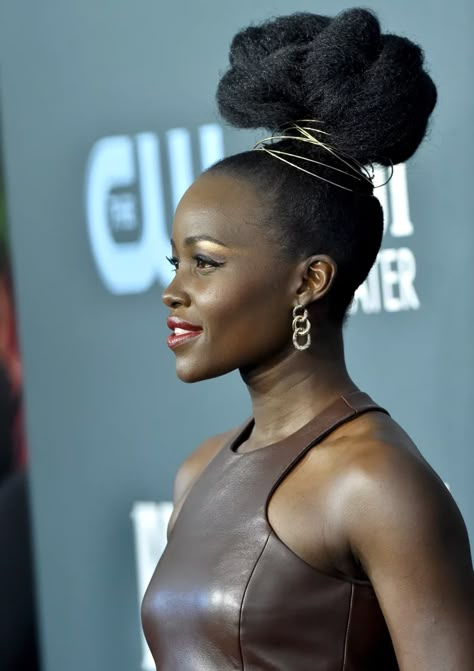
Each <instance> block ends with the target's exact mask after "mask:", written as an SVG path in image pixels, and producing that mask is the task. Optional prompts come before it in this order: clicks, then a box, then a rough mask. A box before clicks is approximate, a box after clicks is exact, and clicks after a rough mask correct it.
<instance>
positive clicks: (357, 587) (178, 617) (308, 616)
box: [142, 392, 398, 671]
mask: <svg viewBox="0 0 474 671" xmlns="http://www.w3.org/2000/svg"><path fill="white" fill-rule="evenodd" d="M372 410H382V408H380V407H379V406H378V405H376V404H375V403H374V402H373V401H372V400H371V399H370V398H369V397H368V396H367V395H366V394H364V393H362V392H354V393H352V394H349V395H348V396H346V397H340V398H339V399H338V400H337V401H335V402H334V403H333V404H332V405H331V406H330V407H329V408H327V409H326V410H325V411H323V412H322V413H321V414H320V415H318V416H316V417H315V418H314V419H312V420H311V421H310V422H309V423H308V424H306V425H305V426H303V427H302V428H301V429H299V430H298V431H296V433H294V434H292V435H291V436H289V437H288V438H286V439H284V440H281V441H279V442H277V443H274V444H272V445H268V446H266V447H263V448H260V449H257V450H254V451H252V452H243V453H239V452H237V451H236V448H235V446H237V445H238V444H240V443H241V442H242V440H243V439H245V436H246V435H249V433H250V430H251V426H252V420H250V421H249V422H247V423H246V424H245V425H244V426H243V428H241V429H240V430H239V431H238V433H237V435H236V436H235V437H234V439H232V440H231V441H230V442H228V443H227V444H225V445H224V446H223V447H222V448H221V449H220V451H219V452H217V454H216V455H215V456H214V458H213V459H212V460H211V462H210V463H209V464H208V465H207V467H206V468H205V469H204V471H203V472H202V474H201V475H200V477H199V478H198V479H197V480H196V482H195V483H194V484H193V486H192V488H191V490H190V492H189V493H188V495H187V498H186V499H185V501H184V504H183V507H182V509H181V511H180V513H179V515H178V517H177V519H176V521H175V524H174V527H173V529H172V531H171V534H170V538H169V542H168V544H167V547H166V549H165V551H164V553H163V555H162V557H161V559H160V561H159V563H158V566H157V568H156V570H155V573H154V575H153V577H152V579H151V582H150V585H149V586H148V589H147V592H146V594H145V597H144V600H143V604H142V622H143V628H144V632H145V637H146V639H147V642H148V645H149V646H150V650H151V652H152V654H153V657H154V660H155V664H156V668H157V671H396V670H397V669H398V665H397V662H396V658H395V654H394V651H393V647H392V643H391V640H390V636H389V634H388V630H387V627H386V624H385V621H384V618H383V615H382V612H381V610H380V607H379V604H378V602H377V598H376V596H375V593H374V590H373V589H372V587H371V585H370V583H369V582H368V581H357V580H350V579H345V578H337V577H333V576H331V575H329V574H325V573H322V572H320V571H318V570H316V569H315V568H313V567H312V566H310V565H309V564H307V563H306V562H305V561H304V560H303V559H301V558H300V557H298V556H297V555H296V554H295V553H293V552H292V550H290V548H288V547H287V546H286V545H284V544H283V542H282V541H280V540H279V538H278V537H277V536H276V535H275V533H274V532H273V530H272V528H271V527H270V524H269V522H268V519H267V515H266V510H267V503H268V501H269V499H270V497H271V495H272V493H273V492H274V490H275V489H276V487H277V486H278V485H279V484H280V482H281V481H282V480H283V478H284V477H285V475H287V474H288V472H289V471H290V470H291V469H292V468H293V467H294V466H295V464H296V463H298V461H299V460H300V459H301V458H302V457H303V456H304V455H305V454H306V452H307V451H308V450H309V449H311V448H312V447H313V446H314V445H316V444H317V443H318V442H319V441H321V440H322V439H323V438H324V437H325V436H327V435H328V434H329V433H330V432H331V431H332V430H333V429H335V428H336V427H338V426H340V425H341V424H343V423H344V422H347V421H349V420H350V419H352V418H354V417H355V416H357V415H360V414H362V413H365V412H369V411H372ZM382 411H383V410H382ZM383 412H386V411H383Z"/></svg>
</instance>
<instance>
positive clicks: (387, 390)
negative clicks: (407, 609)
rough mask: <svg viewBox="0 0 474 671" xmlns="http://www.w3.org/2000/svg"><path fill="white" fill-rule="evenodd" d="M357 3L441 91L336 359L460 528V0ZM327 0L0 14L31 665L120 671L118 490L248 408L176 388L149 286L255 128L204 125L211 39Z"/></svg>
mask: <svg viewBox="0 0 474 671" xmlns="http://www.w3.org/2000/svg"><path fill="white" fill-rule="evenodd" d="M365 4H366V6H369V7H372V8H373V9H375V10H376V11H377V12H378V13H379V16H380V18H381V20H382V22H383V26H384V28H385V29H386V30H392V31H394V32H397V31H399V32H401V33H402V34H406V35H407V36H409V37H412V38H413V39H415V40H417V41H419V42H420V43H421V44H422V45H423V47H424V48H425V50H426V53H427V59H428V63H429V66H430V69H431V72H432V75H433V78H434V79H435V81H436V82H437V84H438V86H439V92H440V101H439V105H438V107H437V109H436V112H435V115H434V120H433V123H432V126H431V133H430V136H429V138H428V140H427V141H426V142H425V144H424V145H423V147H422V149H421V150H420V151H419V153H418V154H417V156H416V157H415V158H414V159H413V160H412V161H411V162H410V163H409V164H408V165H407V166H406V172H405V171H404V168H403V167H402V168H401V169H400V170H399V171H398V173H397V180H395V185H392V188H391V189H390V190H385V192H383V193H381V198H383V199H384V204H385V207H386V211H387V217H388V226H387V232H386V236H385V240H384V250H385V252H384V253H383V255H382V256H381V257H379V262H378V264H377V266H376V268H375V270H374V273H373V274H372V275H371V280H370V283H369V284H367V286H366V287H365V288H363V289H362V293H360V294H359V298H358V300H357V302H356V307H357V311H356V313H355V314H354V315H353V317H352V319H351V321H350V324H349V326H348V327H347V332H346V341H347V352H348V360H349V365H350V369H351V371H352V373H353V376H354V378H355V380H356V381H357V382H358V383H359V385H360V386H361V387H363V388H364V389H366V390H367V391H369V392H370V393H371V394H372V395H373V396H374V397H375V398H376V399H377V400H378V401H379V402H380V403H382V404H385V405H386V406H387V407H388V408H389V409H390V410H391V412H392V414H393V416H394V417H395V418H396V419H397V420H398V421H399V422H400V423H401V424H402V425H403V426H404V427H405V428H406V430H407V431H408V432H409V433H410V434H411V435H412V436H413V438H414V439H415V441H416V442H417V444H418V445H419V447H420V449H421V451H422V452H423V454H424V455H425V456H426V457H427V458H428V460H429V461H430V462H431V464H432V465H433V466H434V467H435V468H436V470H437V471H438V472H439V474H440V475H441V477H442V478H443V479H444V480H445V481H446V482H447V483H448V484H449V486H450V488H451V491H452V493H453V495H454V497H455V499H456V501H457V502H458V505H459V506H460V508H461V510H462V512H463V514H464V516H465V518H466V521H467V523H468V526H469V528H470V531H471V534H472V532H473V531H474V494H473V488H472V472H473V469H472V467H473V456H472V448H471V442H472V439H471V433H472V429H471V419H472V408H473V407H474V388H473V385H472V382H471V378H472V371H473V348H472V342H473V328H474V307H473V301H472V257H473V252H474V244H473V243H474V227H473V226H472V220H473V219H472V206H471V203H472V198H471V194H472V170H470V167H471V163H472V159H471V153H472V140H473V134H472V118H473V112H474V110H473V102H474V95H473V90H472V62H473V56H474V53H473V50H474V47H473V42H472V39H471V26H472V25H473V19H474V9H473V7H474V5H473V4H472V3H471V2H470V0H453V2H451V3H450V4H449V6H447V5H446V3H444V2H443V3H441V2H433V1H432V0H419V1H418V2H417V3H413V2H412V1H411V0H399V2H397V3H388V2H382V1H381V0H380V1H378V2H375V1H374V2H368V3H365ZM348 6H351V4H350V3H347V2H344V1H338V0H331V1H329V0H324V1H323V0H320V1H318V2H316V1H313V2H310V1H308V0H305V1H303V0H301V1H300V2H296V1H295V0H262V1H261V2H260V3H258V5H256V4H255V2H253V1H251V0H240V2H237V3H229V4H228V5H224V4H223V3H219V2H217V0H209V1H208V2H201V3H195V2H190V1H189V2H185V1H184V0H175V1H174V2H173V3H162V2H151V0H142V1H141V2H132V1H131V0H128V1H126V0H119V1H117V0H103V1H102V2H100V3H98V2H96V1H95V0H81V2H76V3H64V2H61V1H60V0H44V1H43V2H42V3H36V2H33V0H17V2H15V3H3V4H2V6H1V16H0V59H1V77H2V79H1V87H2V88H1V100H2V108H3V109H2V117H3V137H4V149H5V151H4V161H5V168H6V178H7V200H8V206H9V216H10V223H11V229H12V239H13V248H14V249H13V251H14V268H15V278H16V288H17V296H18V302H19V316H20V328H21V345H22V353H23V359H24V364H25V373H26V402H27V419H28V435H29V444H30V450H31V469H32V500H33V514H34V525H35V547H36V560H37V576H38V591H39V603H40V616H41V634H42V641H43V652H44V660H45V669H46V671H63V670H64V669H67V670H68V671H79V670H80V671H84V669H87V671H96V670H102V669H103V670H105V669H107V670H108V669H112V668H113V669H115V671H125V670H127V671H130V669H138V668H139V667H140V659H141V651H140V638H139V620H138V611H137V594H136V578H135V564H134V548H133V534H132V526H131V521H130V510H131V508H132V505H133V502H134V501H137V500H157V501H158V500H166V499H169V498H170V497H171V491H172V481H173V476H174V473H175V471H176V468H177V466H178V464H179V463H180V462H181V461H182V459H183V458H184V456H185V455H186V454H188V453H189V452H190V451H191V450H192V449H193V447H195V446H196V445H197V444H198V443H199V442H200V441H201V440H202V439H203V438H205V437H206V436H208V435H210V434H212V433H215V432H218V431H221V430H224V429H226V428H229V427H231V426H233V425H235V424H237V423H239V422H241V421H242V419H243V418H245V417H246V416H247V415H248V413H249V403H248V399H247V397H246V394H245V390H244V389H243V387H242V385H241V384H240V381H239V378H238V376H237V375H235V374H234V375H230V376H227V377H225V378H222V379H217V380H212V381H209V382H205V383H200V384H199V385H196V386H185V385H184V384H182V383H180V382H178V381H177V380H176V379H175V376H174V357H173V355H172V354H171V353H170V352H169V351H168V349H167V348H166V345H165V338H166V334H167V329H166V325H165V321H164V320H165V316H166V309H165V307H164V306H163V305H162V304H161V298H160V294H161V289H162V286H161V284H162V281H163V280H164V271H163V270H162V268H163V263H164V261H163V256H164V254H165V253H166V252H167V251H168V250H167V249H164V244H165V243H164V242H163V240H164V238H166V236H167V233H166V227H167V226H169V224H170V222H171V219H172V209H173V205H174V202H175V201H176V199H177V197H178V196H179V193H180V191H181V190H182V188H184V186H185V185H186V183H187V182H188V181H189V179H191V178H192V176H193V175H194V174H196V173H197V172H198V171H199V170H200V169H201V167H202V166H203V165H206V164H207V163H208V162H209V161H210V160H212V159H213V158H214V157H217V156H218V155H219V154H220V153H221V152H222V151H225V152H226V153H230V152H234V151H237V150H239V149H245V148H247V147H248V146H249V145H250V144H251V142H252V141H253V137H254V136H253V135H252V134H249V133H244V132H240V133H239V132H236V131H230V130H228V129H224V131H223V134H222V132H221V129H220V127H218V126H215V125H212V124H215V123H216V122H218V119H217V117H216V112H215V108H214V102H213V95H214V91H215V86H216V83H217V80H218V76H219V72H220V71H222V69H223V68H224V67H225V65H226V62H227V61H226V58H227V49H228V45H229V41H230V39H231V37H232V35H233V34H234V33H235V31H236V30H237V29H238V28H240V27H242V26H244V25H246V24H247V23H248V22H249V21H257V20H261V19H263V18H266V17H269V16H271V15H276V14H282V13H289V12H292V11H296V10H310V11H317V12H320V13H328V14H333V13H335V12H337V11H339V10H341V9H343V8H346V7H348ZM176 129H181V130H178V131H176ZM170 131H174V132H170ZM104 138H109V139H108V140H107V139H104ZM405 177H406V181H405ZM407 198H408V200H407Z"/></svg>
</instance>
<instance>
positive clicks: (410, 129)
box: [217, 9, 436, 165]
mask: <svg viewBox="0 0 474 671" xmlns="http://www.w3.org/2000/svg"><path fill="white" fill-rule="evenodd" d="M229 60H230V68H229V70H228V71H227V72H226V73H225V74H224V75H223V77H222V79H221V81H220V83H219V86H218V89H217V103H218V106H219V111H220V113H221V115H222V116H223V117H224V119H226V120H227V121H228V122H230V123H231V124H232V125H233V126H237V127H239V128H267V129H270V130H272V131H273V130H275V129H278V128H281V127H282V126H284V125H286V124H288V123H289V122H291V121H298V120H302V119H315V120H318V122H319V126H318V127H319V128H320V129H321V130H324V131H326V132H328V133H330V140H328V141H329V142H330V144H332V145H334V146H336V147H337V148H338V149H341V150H344V151H346V152H347V153H348V154H350V155H351V156H353V157H354V158H355V159H357V160H358V161H360V162H361V163H368V162H376V163H381V164H385V165H388V164H390V163H394V164H395V163H400V162H402V161H405V160H407V159H408V158H409V157H410V156H411V155H412V154H413V153H414V152H415V150H416V149H417V147H418V145H419V144H420V142H421V140H422V139H423V137H424V135H425V132H426V126H427V123H428V118H429V116H430V114H431V112H432V111H433V108H434V106H435V104H436V87H435V85H434V83H433V81H432V80H431V78H430V77H429V75H428V74H427V73H426V71H425V70H424V69H423V53H422V51H421V49H420V47H418V46H417V45H416V44H414V43H413V42H411V41H410V40H408V39H406V38H404V37H399V36H397V35H390V34H382V33H381V30H380V24H379V22H378V20H377V18H376V17H375V16H374V14H373V13H371V12H369V11H367V10H365V9H350V10H347V11H344V12H342V13H341V14H339V15H338V16H336V17H335V18H330V17H326V16H319V15H316V14H310V13H297V14H292V15H290V16H282V17H278V18H276V19H273V20H270V21H267V22H265V23H263V24H262V25H260V26H250V27H248V28H246V29H244V30H242V31H241V32H239V33H238V34H237V35H236V36H235V37H234V39H233V41H232V44H231V47H230V55H229ZM301 144H302V143H301Z"/></svg>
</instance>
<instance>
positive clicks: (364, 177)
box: [254, 119, 393, 191]
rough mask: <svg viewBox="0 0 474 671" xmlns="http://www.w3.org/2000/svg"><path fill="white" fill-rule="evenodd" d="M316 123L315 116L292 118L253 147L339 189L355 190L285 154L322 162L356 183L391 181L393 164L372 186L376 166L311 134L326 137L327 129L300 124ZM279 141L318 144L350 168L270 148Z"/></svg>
mask: <svg viewBox="0 0 474 671" xmlns="http://www.w3.org/2000/svg"><path fill="white" fill-rule="evenodd" d="M318 123H320V122H319V121H317V120H315V119H301V120H300V121H298V122H293V121H292V122H290V123H288V124H286V125H285V126H282V127H281V128H279V129H278V130H277V131H275V132H274V133H273V134H272V135H270V136H269V137H266V138H263V139H262V140H259V141H258V142H257V143H256V145H255V146H254V149H255V150H257V151H266V152H267V154H270V155H271V156H274V157H275V158H277V159H279V160H280V161H283V162H284V163H287V164H288V165H291V166H293V167H294V168H297V169H298V170H301V171H302V172H305V173H307V174H308V175H312V176H313V177H316V178H317V179H321V180H322V181H323V182H327V183H328V184H332V185H333V186H338V187H339V188H340V189H344V190H345V191H356V190H357V189H356V188H354V189H351V188H349V187H347V186H344V185H342V184H338V183H337V182H333V181H332V180H330V179H327V178H326V177H322V176H321V175H318V174H317V173H316V172H313V171H312V170H307V169H306V168H303V166H301V165H298V163H295V162H294V161H291V160H288V157H289V158H290V159H291V158H292V159H298V160H300V161H307V162H308V163H314V164H317V165H322V166H324V167H325V168H329V169H330V170H334V171H336V172H339V173H342V174H343V175H346V176H347V177H350V178H351V179H354V180H356V181H358V182H362V181H365V182H368V183H369V184H370V186H371V187H372V188H374V189H376V188H379V187H381V186H384V185H385V184H387V182H389V181H390V179H391V178H392V175H393V165H392V166H391V167H392V171H391V174H390V176H389V178H388V179H387V181H386V182H384V183H383V184H377V185H374V181H373V180H374V177H375V167H374V164H373V163H369V164H368V165H363V164H362V163H360V162H359V161H358V160H357V159H355V158H354V157H353V156H350V155H349V154H347V152H345V151H342V150H341V149H337V148H336V147H334V146H333V145H330V144H328V143H327V142H323V141H322V140H319V139H318V138H317V137H316V136H315V135H314V134H315V133H318V134H320V135H326V136H328V137H329V133H327V132H326V131H323V130H321V129H320V128H315V127H313V125H311V126H307V125H302V124H318ZM300 124H301V125H300ZM278 140H298V141H299V142H309V144H313V145H316V146H318V147H321V149H324V150H325V151H327V152H329V153H330V154H331V156H333V157H334V158H335V159H337V160H338V161H339V162H340V163H342V164H344V165H345V166H346V168H349V171H348V170H344V169H343V168H337V167H336V166H335V165H330V164H329V163H323V162H322V161H318V160H316V159H314V158H309V157H307V156H300V155H299V154H292V153H291V152H287V151H282V150H279V149H272V148H271V147H272V145H273V143H274V142H275V141H278ZM285 157H286V158H285Z"/></svg>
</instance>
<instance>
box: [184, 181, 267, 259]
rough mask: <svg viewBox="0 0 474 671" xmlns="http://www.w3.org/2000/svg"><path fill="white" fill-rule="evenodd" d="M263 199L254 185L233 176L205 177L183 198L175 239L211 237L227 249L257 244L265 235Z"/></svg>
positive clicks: (195, 183) (191, 187)
mask: <svg viewBox="0 0 474 671" xmlns="http://www.w3.org/2000/svg"><path fill="white" fill-rule="evenodd" d="M264 214H265V208H264V207H263V204H262V199H261V198H260V197H259V196H258V194H257V192H256V190H255V189H254V188H253V187H252V185H251V184H249V183H248V182H245V181H244V180H240V179H236V178H234V177H231V176H229V175H224V174H219V173H215V174H214V173H205V174H204V175H201V176H200V177H199V178H198V179H197V180H196V181H195V182H194V183H193V184H192V185H191V186H190V187H189V189H188V190H187V191H186V193H185V194H184V196H183V197H182V199H181V201H180V203H179V205H178V207H177V209H176V214H175V219H174V224H173V239H174V240H175V242H176V243H178V240H179V239H184V238H188V237H190V236H195V237H198V236H210V237H212V238H215V239H217V240H220V241H221V242H222V243H223V244H224V245H227V246H240V245H242V244H244V245H246V244H255V241H256V239H257V238H260V237H263V234H264V232H263V231H262V227H261V226H259V225H258V224H259V222H261V221H262V218H263V216H264Z"/></svg>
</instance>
